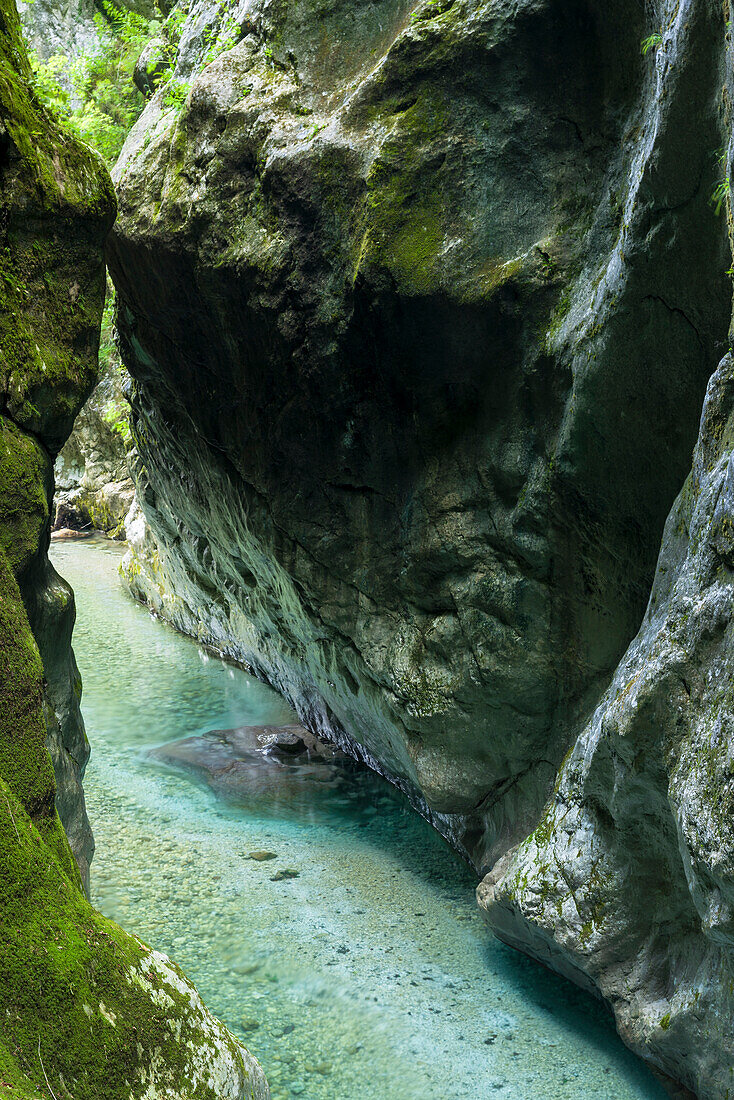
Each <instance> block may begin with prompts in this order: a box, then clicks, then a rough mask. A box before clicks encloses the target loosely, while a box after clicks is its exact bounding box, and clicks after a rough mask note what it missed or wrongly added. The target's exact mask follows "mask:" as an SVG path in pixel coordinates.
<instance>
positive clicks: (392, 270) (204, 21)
mask: <svg viewBox="0 0 734 1100" xmlns="http://www.w3.org/2000/svg"><path fill="white" fill-rule="evenodd" d="M646 13H647V9H646V7H645V6H644V5H642V4H640V3H637V2H636V0H616V2H615V3H612V4H609V3H599V2H597V0H572V2H571V3H569V2H568V0H564V2H560V0H521V2H519V3H518V2H517V0H512V2H510V0H507V2H505V0H499V2H498V0H492V2H489V0H486V2H484V0H424V2H421V3H416V2H414V0H380V2H378V3H376V4H375V3H370V4H366V3H362V2H360V0H331V2H330V3H329V4H326V5H319V6H318V7H317V6H311V5H298V6H296V5H295V4H294V5H290V4H282V3H276V2H275V0H249V2H246V3H241V4H239V5H232V6H231V7H229V8H224V9H223V8H222V7H220V6H219V5H214V4H212V3H210V0H198V2H195V3H193V4H191V5H190V9H189V12H188V16H187V17H186V19H185V21H184V23H183V30H182V31H181V33H180V40H177V42H176V43H173V44H174V45H177V49H178V53H177V58H176V62H175V67H174V69H173V72H172V75H171V77H170V79H169V80H168V82H167V83H166V84H165V85H162V86H160V87H159V88H158V89H157V90H156V91H155V93H154V94H153V96H152V98H151V100H150V103H149V104H148V106H147V108H146V110H145V112H144V114H143V115H142V117H141V119H140V120H139V122H138V124H137V125H136V127H135V128H134V129H133V131H132V133H131V135H130V137H129V139H128V141H127V143H126V146H125V149H124V150H123V153H122V156H121V159H120V161H119V163H118V167H117V169H116V173H117V179H118V183H119V200H120V217H119V220H118V224H117V228H116V230H115V233H114V235H113V238H112V244H111V248H110V255H109V262H110V267H111V270H112V274H113V278H114V281H115V284H116V286H117V291H118V295H119V302H120V309H119V330H120V336H121V341H122V344H121V346H122V351H123V358H124V360H125V363H126V365H127V367H128V369H129V370H130V373H131V375H132V376H133V379H134V393H133V409H134V435H135V439H136V443H137V447H138V452H139V457H138V460H137V469H136V480H137V484H138V490H139V495H140V502H141V505H142V508H143V510H144V512H145V515H146V516H147V518H148V521H149V523H150V527H151V532H152V534H148V535H144V534H143V533H142V532H141V533H140V538H139V539H137V540H135V539H134V540H133V555H132V557H131V558H130V559H129V560H128V563H127V565H126V572H127V577H128V581H129V584H130V587H131V589H132V590H133V591H134V592H135V594H137V595H138V596H140V597H142V598H147V599H148V600H149V601H150V602H151V603H152V604H153V606H155V607H156V609H157V610H159V611H161V612H162V613H164V614H166V615H167V616H168V617H169V618H171V620H172V621H174V622H175V623H176V625H178V626H179V627H181V628H182V629H185V630H187V631H189V632H190V633H192V634H194V635H196V636H198V637H199V638H201V639H202V640H204V641H206V642H207V643H209V644H211V645H215V646H216V647H217V648H218V649H220V650H221V651H222V652H225V653H227V654H229V655H231V656H234V657H236V658H237V659H239V660H243V661H247V662H249V663H250V664H251V665H252V666H253V667H254V668H256V669H257V670H258V671H259V672H260V673H261V674H262V675H263V676H265V677H266V678H267V679H268V680H270V682H271V683H273V684H274V685H275V686H276V687H278V688H279V690H281V691H282V692H283V693H284V694H285V695H286V696H287V697H288V699H289V700H290V701H291V702H292V703H293V705H294V706H295V707H296V709H297V710H298V711H299V713H300V715H301V717H302V719H303V721H304V723H305V724H307V725H308V726H309V727H310V728H311V729H313V730H315V731H318V732H321V733H325V734H327V735H329V736H331V737H333V738H335V739H336V740H338V741H339V742H340V744H342V745H343V746H344V747H348V748H349V749H350V750H351V751H352V752H354V753H355V754H357V755H360V756H361V757H362V758H364V759H366V760H367V761H368V762H370V763H371V764H372V765H373V766H375V767H377V768H378V769H379V770H381V771H382V772H383V773H384V774H386V775H388V776H389V777H390V778H391V779H392V780H393V781H394V782H396V783H398V784H399V785H400V786H401V787H403V789H405V790H406V791H407V792H408V793H409V794H410V795H411V796H412V797H413V798H414V800H415V801H416V802H417V803H419V804H420V805H421V806H422V807H423V808H424V810H425V811H426V812H427V813H429V814H430V815H431V816H432V818H433V820H434V821H435V822H436V823H437V824H438V825H439V827H441V828H442V829H443V830H444V831H445V832H446V833H448V834H449V835H450V836H451V837H452V839H453V840H454V842H455V843H456V844H457V845H459V846H460V847H462V848H463V849H464V851H466V852H467V853H468V854H469V855H470V856H471V858H472V859H473V860H474V862H475V864H476V866H477V868H478V869H479V870H480V871H482V873H484V872H486V871H489V870H490V869H491V868H492V867H493V866H494V865H495V864H496V861H497V860H503V859H504V860H505V861H506V859H507V855H508V852H510V851H511V850H512V849H514V848H515V846H516V845H518V844H519V843H521V842H522V841H523V840H525V838H526V837H527V836H528V835H529V834H530V833H531V832H532V831H533V829H534V828H535V827H536V826H537V825H538V822H539V821H540V820H541V819H542V817H543V814H544V812H545V811H544V807H545V806H546V805H547V803H548V799H549V798H550V797H551V796H552V794H553V791H554V787H555V785H556V784H557V782H558V778H557V777H558V776H559V772H560V771H561V769H562V768H563V767H567V766H568V759H569V757H568V754H569V752H570V751H571V750H572V749H573V746H574V745H575V744H576V742H577V739H578V737H579V735H580V732H581V730H583V729H584V728H585V726H586V723H587V721H588V719H589V715H590V714H591V713H593V711H594V708H595V707H596V705H597V704H598V702H599V698H600V697H601V695H602V694H603V692H604V690H605V689H606V688H607V686H608V684H609V681H610V678H611V677H612V675H613V673H614V669H615V667H616V665H617V663H618V661H619V660H620V658H621V657H622V655H623V653H624V651H625V649H626V647H627V646H628V645H629V642H630V640H631V638H632V637H633V636H634V634H635V632H636V631H637V629H638V627H639V623H640V621H641V619H642V616H643V614H644V609H645V605H646V602H647V599H648V595H649V589H650V584H651V582H652V579H653V576H654V572H655V561H656V558H657V554H658V550H659V546H660V539H661V535H662V532H663V527H664V524H665V519H666V516H667V514H668V512H669V510H670V507H671V505H672V503H673V501H674V499H675V497H676V495H677V493H678V492H679V490H680V487H681V485H682V484H683V482H684V479H685V477H686V474H687V472H688V470H689V468H690V456H691V451H692V448H693V446H694V444H695V440H696V433H697V428H698V421H699V415H700V409H701V403H702V400H703V397H704V393H705V390H706V384H707V380H708V378H709V376H710V374H711V372H712V368H713V366H714V365H715V363H716V362H717V361H718V359H719V358H720V355H721V351H722V350H723V348H724V347H725V346H726V338H727V329H728V322H729V306H730V301H729V299H730V287H729V285H728V282H727V279H726V277H725V275H724V272H725V270H726V268H727V267H728V266H729V264H730V262H731V260H730V259H729V256H728V249H727V242H726V228H725V223H724V219H723V218H722V217H717V216H716V212H715V203H714V204H713V205H712V203H711V196H712V195H714V194H716V193H718V194H720V195H723V196H724V198H725V197H726V190H727V186H726V184H725V183H724V180H726V179H728V176H729V172H728V168H727V163H728V162H727V157H726V156H725V155H723V158H722V159H721V160H719V159H717V156H716V155H715V154H714V153H713V151H714V150H717V149H719V150H722V149H724V148H725V147H726V145H727V143H728V134H727V126H728V122H727V119H726V111H727V104H728V101H729V96H728V94H727V93H725V92H722V86H723V84H724V81H725V77H726V67H727V48H728V44H727V35H728V33H729V32H728V29H727V26H728V24H727V18H728V16H727V15H726V13H725V12H723V11H722V9H721V7H720V5H717V4H714V3H712V2H710V0H680V2H678V0H675V2H674V0H663V2H661V3H659V4H657V5H656V7H655V14H654V23H653V24H652V25H651V24H650V22H648V21H646ZM180 14H181V19H183V9H182V10H181V13H180ZM175 15H176V12H175V11H174V16H175ZM180 22H181V20H179V24H180ZM646 38H647V39H649V42H648V45H649V46H650V49H649V50H648V51H647V53H645V54H642V53H641V50H640V43H641V41H642V40H643V39H646ZM561 73H562V74H563V79H559V74H561ZM704 702H705V701H704V700H702V705H703V704H704ZM564 760H565V761H566V765H564ZM650 797H651V798H652V797H653V793H652V788H651V793H650ZM691 805H693V803H691ZM500 866H505V864H504V863H503V864H500ZM669 869H670V873H671V874H672V875H674V876H676V878H675V887H671V896H672V894H673V893H674V892H677V893H679V894H680V895H681V897H683V895H686V896H689V895H690V891H689V889H688V885H687V881H686V875H685V869H684V861H683V860H679V861H678V862H677V863H674V864H671V865H670V868H669ZM628 898H629V905H630V906H632V905H634V906H635V907H636V910H639V908H640V904H641V899H640V897H639V893H638V896H637V897H636V898H635V896H634V891H630V893H629V895H628ZM686 904H688V908H687V909H686V908H685V906H684V907H683V908H682V909H681V910H680V912H679V913H677V914H673V916H671V920H672V921H673V923H675V920H676V919H678V917H680V920H681V921H683V922H684V923H685V921H686V920H687V919H688V916H691V914H692V913H693V910H692V909H691V908H690V904H689V903H686ZM636 910H630V912H629V920H631V921H634V919H635V917H634V911H636ZM686 914H688V916H686ZM682 927H683V926H682V925H681V929H682ZM686 927H687V926H686ZM679 931H681V930H680V929H679ZM681 934H683V933H682V931H681ZM509 935H510V934H509V933H508V937H509ZM671 935H672V929H671ZM692 935H693V936H694V939H695V941H696V943H697V945H698V946H697V949H700V950H701V951H702V952H704V953H705V951H706V950H707V946H706V945H707V944H708V942H709V939H708V937H707V934H706V932H705V931H704V930H703V929H702V928H698V930H697V931H694V932H693V933H692ZM531 938H532V937H531V936H530V934H529V933H527V932H525V933H522V934H520V933H518V934H517V939H518V941H522V942H523V943H524V944H525V945H526V946H527V947H528V949H532V947H531V946H530V940H531ZM617 948H618V950H619V951H620V952H621V958H622V959H623V960H625V959H626V962H627V963H630V962H631V959H632V958H633V954H630V955H629V956H628V957H625V955H624V952H625V951H627V950H629V951H630V952H632V953H633V950H634V945H633V944H632V942H631V941H629V940H626V939H625V940H624V941H623V942H621V943H620V944H618V945H617ZM544 950H545V949H544ZM724 950H726V949H724ZM635 957H636V956H635ZM646 961H647V962H648V963H649V970H648V971H644V970H643V971H641V977H640V983H641V985H642V986H643V987H644V988H645V992H644V994H642V993H641V994H640V996H641V998H642V1000H644V997H647V996H650V997H652V993H653V989H654V988H655V982H656V981H657V978H658V969H659V968H658V967H657V966H656V962H655V957H654V956H653V955H651V956H650V958H649V959H647V960H646ZM670 965H671V967H672V970H671V974H673V973H674V972H675V974H676V977H675V981H677V982H678V983H679V984H680V985H681V987H686V986H688V985H689V984H690V982H689V976H688V974H687V972H686V974H684V972H683V970H684V968H683V969H681V970H678V971H676V970H675V968H676V966H677V963H676V962H675V960H674V959H673V957H672V956H671V962H670ZM682 965H683V964H681V966H682ZM567 969H569V970H571V972H573V973H574V975H576V976H577V977H578V978H579V980H583V981H584V982H585V983H586V984H587V985H589V986H590V987H592V986H593V987H598V988H600V989H601V990H602V992H603V993H604V994H605V995H606V996H608V997H609V998H610V1000H612V1001H613V1000H614V998H613V996H612V994H611V993H610V991H609V988H608V987H607V986H605V985H604V983H603V982H602V981H601V979H599V980H598V981H597V975H596V973H595V974H594V975H591V971H590V972H589V974H588V975H587V976H586V977H582V970H583V968H582V967H574V968H572V967H568V968H567ZM600 972H601V971H599V973H600ZM585 973H586V972H585V971H584V974H585ZM671 980H673V979H672V978H671ZM710 980H711V983H712V986H713V987H715V988H712V992H711V998H712V1000H711V1003H712V1004H714V1003H715V1004H716V1006H718V1007H717V1008H716V1011H717V1012H719V1013H720V1014H722V1019H721V1020H720V1021H719V1023H717V1024H716V1025H714V1024H710V1026H711V1027H712V1028H713V1031H714V1032H715V1033H716V1034H714V1036H713V1038H712V1040H711V1044H710V1046H709V1047H708V1048H707V1047H706V1046H705V1045H703V1046H702V1053H701V1056H700V1059H691V1060H690V1064H689V1065H688V1068H686V1066H684V1065H682V1063H681V1059H680V1058H678V1057H674V1056H673V1055H672V1053H671V1049H672V1043H668V1044H666V1043H660V1044H658V1045H656V1042H657V1040H655V1041H653V1039H652V1038H651V1037H650V1034H649V1033H648V1031H647V1030H645V1028H644V1027H642V1028H641V1029H640V1031H639V1033H637V1032H634V1033H633V1031H630V1030H628V1029H627V1024H626V1023H625V1019H626V1017H625V1013H624V1011H623V1010H622V1009H620V1012H619V1019H620V1026H621V1030H622V1033H623V1034H624V1035H625V1037H626V1038H627V1039H628V1041H630V1042H631V1043H632V1044H633V1045H634V1046H635V1049H637V1050H639V1051H640V1053H641V1054H643V1055H644V1056H645V1057H648V1058H649V1059H650V1060H651V1061H652V1062H653V1063H654V1064H656V1065H657V1066H658V1067H660V1068H661V1069H663V1070H665V1071H666V1072H668V1074H669V1075H670V1076H671V1077H677V1078H678V1079H681V1080H683V1081H684V1082H685V1083H686V1084H687V1085H688V1087H690V1088H693V1089H694V1090H697V1091H698V1093H699V1095H700V1096H701V1097H702V1098H707V1100H714V1098H716V1100H720V1094H719V1093H717V1092H716V1088H717V1087H718V1082H719V1081H720V1076H717V1075H720V1074H721V1073H723V1072H724V1070H723V1069H722V1065H723V1063H722V1062H721V1058H722V1056H723V1055H722V1051H723V1047H722V1045H721V1043H722V1042H723V1040H721V1039H720V1036H722V1035H724V1034H726V1032H727V1028H730V1026H731V1016H732V1005H731V1003H730V1001H728V1000H727V991H728V985H727V984H726V982H725V979H724V978H721V979H719V978H717V977H715V976H714V973H713V971H712V972H711V978H710ZM729 996H730V995H729ZM671 1018H672V1017H671ZM706 1026H709V1025H706ZM671 1028H672V1024H671ZM717 1029H718V1030H717ZM663 1030H664V1029H663ZM669 1030H671V1029H669ZM692 1034H693V1033H692ZM699 1038H700V1039H701V1040H703V1032H701V1033H700V1035H699ZM692 1041H695V1040H694V1039H692ZM706 1050H708V1052H709V1053H708V1055H707V1054H706ZM707 1057H708V1058H709V1059H710V1062H711V1065H709V1066H708V1068H706V1067H705V1066H704V1064H703V1063H704V1062H705V1060H706V1058H707Z"/></svg>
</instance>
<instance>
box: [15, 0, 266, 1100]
mask: <svg viewBox="0 0 734 1100" xmlns="http://www.w3.org/2000/svg"><path fill="white" fill-rule="evenodd" d="M113 216H114V196H113V193H112V188H111V185H110V181H109V177H108V175H107V172H106V170H105V169H104V167H103V166H102V164H101V163H100V162H99V161H98V160H97V159H96V158H95V157H94V156H93V155H92V154H91V152H90V151H89V150H88V149H86V148H84V147H83V146H81V145H80V144H79V143H78V142H77V141H76V140H74V139H73V138H71V137H70V136H69V135H68V134H67V133H66V132H65V131H63V130H62V129H60V128H59V127H58V126H57V125H56V123H55V122H54V121H53V119H52V118H51V117H50V115H49V114H48V113H47V112H46V111H45V110H44V108H43V107H42V106H41V105H40V104H39V102H38V100H37V98H36V96H35V94H34V92H33V82H32V78H31V73H30V71H29V68H28V63H27V59H26V56H25V52H24V48H23V44H22V41H21V38H20V27H19V23H18V17H17V13H16V11H15V8H14V6H13V5H12V4H11V3H8V0H0V359H1V360H2V372H1V374H0V378H1V379H2V382H1V383H0V385H1V386H2V405H1V406H0V898H1V899H2V900H1V902H0V1004H1V1005H2V1013H0V1079H1V1080H2V1085H3V1089H8V1090H10V1091H9V1094H10V1095H12V1096H13V1097H18V1098H19V1100H26V1098H27V1100H31V1098H32V1097H37V1096H39V1095H40V1094H43V1095H54V1096H56V1097H57V1098H58V1100H61V1098H62V1097H72V1096H73V1097H74V1098H75V1100H101V1098H102V1097H104V1100H144V1098H145V1100H151V1098H152V1097H154V1096H155V1097H160V1098H161V1100H163V1098H164V1097H165V1098H167V1100H178V1098H182V1097H184V1096H193V1095H194V1094H195V1095H196V1096H197V1097H198V1096H201V1097H206V1098H207V1100H244V1097H245V1096H247V1097H248V1098H251V1097H255V1098H256V1100H266V1098H267V1096H268V1089H267V1085H266V1083H265V1080H264V1077H263V1075H262V1071H261V1069H260V1067H259V1066H258V1065H257V1063H256V1062H254V1061H253V1060H252V1059H251V1058H250V1057H249V1055H248V1054H247V1052H246V1051H244V1050H243V1049H242V1048H241V1047H240V1046H239V1044H238V1043H237V1042H236V1040H235V1039H234V1038H233V1037H232V1036H231V1035H230V1034H229V1032H227V1030H226V1029H225V1028H224V1027H223V1026H222V1025H221V1024H220V1023H218V1022H217V1021H216V1020H215V1019H214V1018H213V1017H212V1016H210V1014H209V1013H208V1012H207V1010H206V1009H205V1008H204V1006H203V1005H202V1003H201V1001H200V999H199V997H198V994H197V993H196V991H195V990H194V988H193V987H192V986H191V985H190V983H189V982H188V981H187V980H186V979H185V978H184V976H183V975H182V974H181V973H180V971H179V970H178V969H177V968H176V966H175V965H174V964H173V963H172V962H170V960H168V959H167V958H166V957H165V956H163V955H160V954H159V953H157V952H155V951H152V950H151V949H150V948H148V947H146V946H145V945H144V944H143V943H141V942H140V941H139V940H138V939H136V938H135V937H133V936H129V935H127V934H126V933H124V932H122V930H121V929H119V928H117V927H116V926H115V925H114V924H113V923H112V922H111V921H108V920H106V919H105V918H104V917H102V916H101V915H100V914H99V913H96V912H95V911H94V910H93V909H92V908H91V906H90V905H89V903H88V902H87V900H86V898H85V895H84V891H83V884H82V876H83V875H86V873H87V872H88V861H89V858H90V856H91V850H92V842H91V834H90V831H89V825H88V822H87V818H86V814H85V812H84V801H83V795H82V791H81V786H80V778H81V773H82V771H83V768H84V764H85V762H86V757H87V754H88V747H87V742H86V738H85V734H84V726H83V723H82V720H81V715H80V712H79V698H80V694H81V685H80V682H79V676H78V673H77V669H76V665H75V663H74V656H73V653H72V650H71V646H70V637H71V630H72V626H73V622H74V599H73V594H72V592H71V590H70V588H69V586H68V585H67V584H65V582H64V581H63V580H62V579H61V578H60V577H59V576H58V575H57V574H56V573H55V571H54V570H53V568H52V566H51V565H50V564H49V561H48V558H47V554H46V551H47V548H48V544H49V532H50V517H49V509H50V503H51V497H52V491H53V460H54V457H55V455H56V453H57V452H58V450H59V449H60V447H61V446H62V445H63V443H64V441H65V439H66V438H67V436H68V434H69V432H70V431H71V427H72V424H73V421H74V417H75V416H76V414H77V412H78V411H79V408H80V407H81V405H82V404H83V402H84V400H85V398H86V397H87V396H88V394H89V392H90V390H91V389H92V387H93V385H94V382H95V380H96V367H97V351H98V345H99V324H100V316H101V313H102V304H103V298H104V283H105V273H104V262H103V243H104V238H105V236H106V234H107V232H108V230H109V228H110V226H111V224H112V220H113ZM47 746H48V748H50V750H51V755H49V751H48V748H47ZM51 757H53V766H52V760H51ZM54 771H55V772H56V778H55V776H54ZM57 808H58V812H57ZM59 815H60V816H59ZM62 821H63V824H64V826H65V827H66V830H67V834H68V839H67V834H65V833H64V829H63V828H62ZM70 844H71V847H70ZM72 848H73V853H74V854H72ZM74 855H76V857H77V862H75V859H74Z"/></svg>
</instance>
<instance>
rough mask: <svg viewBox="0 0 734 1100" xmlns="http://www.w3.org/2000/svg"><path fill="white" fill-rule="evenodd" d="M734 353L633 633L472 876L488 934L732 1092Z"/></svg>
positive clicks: (662, 1057)
mask: <svg viewBox="0 0 734 1100" xmlns="http://www.w3.org/2000/svg"><path fill="white" fill-rule="evenodd" d="M733 617H734V360H733V359H732V357H731V356H727V357H726V358H725V359H724V361H723V362H722V364H721V366H720V367H719V369H718V371H717V372H716V374H715V375H714V376H713V378H712V380H711V383H710V385H709V390H708V396H707V398H706V404H705V406H704V411H703V417H702V421H701V434H700V436H699V440H698V445H697V448H696V453H695V457H694V463H693V470H692V472H691V474H690V476H689V478H688V480H687V481H686V484H685V486H684V487H683V490H682V491H681V494H680V496H679V498H678V500H677V502H676V504H675V507H674V508H673V510H672V512H671V513H670V516H669V518H668V522H667V525H666V529H665V535H664V538H663V545H662V549H661V552H660V558H659V561H658V568H657V572H656V575H655V583H654V585H653V589H652V595H651V597H650V603H649V605H648V609H647V613H646V615H645V618H644V621H643V623H642V627H641V628H640V632H639V634H638V635H637V637H636V638H635V639H634V641H633V642H632V644H631V645H630V647H629V649H628V651H627V653H626V654H625V656H624V658H623V660H622V661H621V663H620V665H619V668H618V669H617V671H616V673H615V675H614V679H613V680H612V683H611V686H610V687H609V689H608V691H607V692H606V694H605V695H604V697H603V699H602V700H601V702H600V704H599V706H598V707H597V709H596V711H595V713H594V715H593V717H592V718H591V720H590V721H589V723H588V725H587V726H586V727H585V729H584V730H583V732H582V733H581V736H580V737H579V739H578V741H577V743H576V745H575V746H574V748H573V750H572V752H571V753H570V754H569V756H568V759H567V760H566V761H565V762H564V765H563V767H562V769H561V771H560V773H559V777H558V780H557V785H556V790H555V791H554V793H553V797H552V798H551V800H550V802H549V804H548V807H547V810H546V813H545V815H544V817H543V819H542V820H541V822H540V823H539V825H538V827H537V828H536V829H535V831H534V832H533V834H532V835H531V836H530V837H529V838H528V839H527V840H525V841H523V843H522V844H521V845H520V846H519V848H518V849H517V850H515V851H514V852H510V853H508V855H507V856H505V857H504V858H503V859H502V860H500V861H499V862H498V863H497V865H496V866H495V868H494V869H493V870H492V872H491V874H490V875H489V876H487V878H486V879H485V880H484V882H483V883H482V884H481V886H480V887H479V891H478V896H479V903H480V905H481V906H482V907H484V908H485V909H486V910H487V913H488V917H489V920H490V922H491V924H492V926H493V927H494V928H495V929H496V930H497V932H498V933H499V935H500V936H501V937H502V938H503V939H505V940H507V941H508V942H510V943H512V944H514V945H515V946H516V947H520V948H521V949H522V950H524V951H527V952H529V953H530V954H533V955H536V956H538V957H539V958H541V959H543V960H544V961H545V962H547V963H548V964H549V965H551V966H553V967H554V968H555V969H557V970H560V971H561V972H563V973H566V974H568V975H569V976H571V977H573V978H574V979H575V980H577V981H581V982H583V983H584V984H587V985H589V986H591V987H592V988H594V989H596V990H599V991H601V993H602V994H603V995H604V997H605V998H606V1000H607V1001H608V1002H609V1003H610V1004H611V1005H612V1007H613V1008H614V1012H615V1015H616V1018H617V1022H618V1026H619V1030H620V1033H621V1034H622V1036H623V1037H624V1039H625V1040H626V1042H627V1043H628V1044H629V1045H630V1046H631V1047H632V1048H633V1049H635V1050H638V1051H640V1053H643V1054H645V1055H646V1056H647V1057H650V1058H652V1059H653V1060H654V1062H655V1063H656V1064H657V1065H658V1066H660V1067H661V1068H665V1069H666V1070H667V1072H668V1073H670V1074H672V1075H673V1076H674V1077H676V1078H677V1079H678V1080H680V1081H683V1082H685V1083H687V1084H688V1085H690V1087H691V1088H693V1089H695V1091H696V1093H697V1094H698V1095H700V1096H705V1097H722V1098H724V1097H729V1096H731V1095H732V1094H734V994H733V993H732V980H733V979H734V951H733V949H734V621H733Z"/></svg>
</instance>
